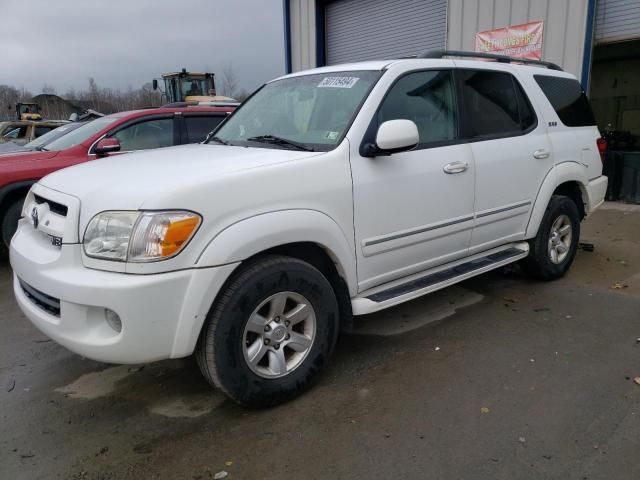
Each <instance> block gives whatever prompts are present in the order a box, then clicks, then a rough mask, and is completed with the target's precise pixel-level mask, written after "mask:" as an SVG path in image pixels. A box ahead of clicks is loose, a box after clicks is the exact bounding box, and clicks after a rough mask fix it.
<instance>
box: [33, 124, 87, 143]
mask: <svg viewBox="0 0 640 480" xmlns="http://www.w3.org/2000/svg"><path fill="white" fill-rule="evenodd" d="M82 125H84V122H79V123H69V124H67V125H62V126H61V127H58V128H55V129H53V130H51V131H50V132H47V133H45V134H44V135H41V136H40V137H38V138H36V139H35V140H33V141H31V142H29V143H27V144H26V145H25V146H24V147H25V148H28V149H31V150H36V149H37V148H39V147H41V146H43V145H46V144H47V143H51V142H53V141H54V140H57V139H58V138H60V137H62V136H63V135H66V134H67V133H69V132H71V131H73V130H75V129H76V128H78V127H80V126H82Z"/></svg>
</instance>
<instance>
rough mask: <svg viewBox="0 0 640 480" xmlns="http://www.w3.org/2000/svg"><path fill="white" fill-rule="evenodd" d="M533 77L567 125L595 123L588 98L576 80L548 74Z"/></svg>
mask: <svg viewBox="0 0 640 480" xmlns="http://www.w3.org/2000/svg"><path fill="white" fill-rule="evenodd" d="M534 78H535V79H536V82H537V83H538V85H539V86H540V88H541V89H542V92H543V93H544V94H545V96H546V97H547V99H548V100H549V103H551V106H552V107H553V109H554V110H555V111H556V113H557V114H558V117H559V118H560V121H561V122H562V123H564V124H565V125H566V126H567V127H585V126H590V125H595V124H596V119H595V117H594V116H593V111H592V110H591V105H590V104H589V100H587V96H586V95H585V93H584V91H583V90H582V87H581V86H580V84H579V83H578V81H577V80H574V79H573V78H562V77H551V76H549V75H534Z"/></svg>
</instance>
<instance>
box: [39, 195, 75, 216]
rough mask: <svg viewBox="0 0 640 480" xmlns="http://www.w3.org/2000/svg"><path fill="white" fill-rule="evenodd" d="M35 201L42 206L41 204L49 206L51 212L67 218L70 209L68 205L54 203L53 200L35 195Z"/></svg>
mask: <svg viewBox="0 0 640 480" xmlns="http://www.w3.org/2000/svg"><path fill="white" fill-rule="evenodd" d="M33 199H34V200H35V202H36V203H37V204H38V205H40V204H41V203H47V204H49V211H51V212H53V213H55V214H57V215H60V216H61V217H66V216H67V212H68V211H69V209H68V208H67V206H66V205H62V204H61V203H57V202H54V201H52V200H47V199H46V198H42V197H41V196H40V195H35V194H34V195H33Z"/></svg>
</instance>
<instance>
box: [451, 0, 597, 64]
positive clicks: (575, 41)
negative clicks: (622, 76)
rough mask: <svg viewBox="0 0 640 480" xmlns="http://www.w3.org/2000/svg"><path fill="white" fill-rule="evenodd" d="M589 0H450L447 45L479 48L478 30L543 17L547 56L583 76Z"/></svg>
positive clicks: (538, 19) (465, 48) (467, 48)
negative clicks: (476, 40) (476, 37)
mask: <svg viewBox="0 0 640 480" xmlns="http://www.w3.org/2000/svg"><path fill="white" fill-rule="evenodd" d="M587 6H588V0H567V1H564V0H562V1H560V0H548V1H547V0H478V1H475V0H449V2H448V25H447V27H448V30H447V48H448V49H450V50H467V51H473V50H474V49H475V35H476V33H477V32H481V31H484V30H491V29H494V28H501V27H506V26H509V25H518V24H522V23H528V22H534V21H540V20H542V21H543V22H544V41H543V52H542V57H543V60H547V61H550V62H553V63H557V64H558V65H560V66H561V67H563V68H564V69H565V70H566V71H568V72H571V73H573V74H574V75H577V76H580V74H581V72H582V57H583V49H584V38H585V34H586V18H587Z"/></svg>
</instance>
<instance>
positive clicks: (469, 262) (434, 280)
mask: <svg viewBox="0 0 640 480" xmlns="http://www.w3.org/2000/svg"><path fill="white" fill-rule="evenodd" d="M528 254H529V244H528V243H527V242H520V243H514V244H510V245H506V246H504V247H501V248H499V249H493V250H490V251H489V252H483V253H480V254H478V255H474V256H473V257H470V258H464V259H462V260H458V261H456V262H452V263H450V264H448V265H444V266H440V267H439V269H438V270H437V271H434V270H435V269H434V270H431V272H430V273H427V274H424V272H423V273H422V274H417V275H412V276H411V277H410V278H409V279H407V278H404V279H400V280H396V281H394V282H390V283H389V284H387V285H383V286H380V287H376V288H372V289H370V290H368V291H365V292H362V293H361V294H360V295H358V296H357V297H355V298H352V299H351V307H352V310H353V314H354V315H364V314H367V313H373V312H377V311H378V310H382V309H385V308H388V307H392V306H394V305H398V304H400V303H403V302H407V301H409V300H413V299H414V298H418V297H421V296H422V295H425V294H427V293H431V292H435V291H436V290H440V289H442V288H445V287H448V286H449V285H453V284H454V283H458V282H461V281H463V280H466V279H468V278H471V277H475V276H476V275H480V274H482V273H485V272H488V271H490V270H494V269H496V268H500V267H502V266H504V265H507V264H509V263H513V262H516V261H518V260H520V259H521V258H524V257H526V256H527V255H528Z"/></svg>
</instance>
